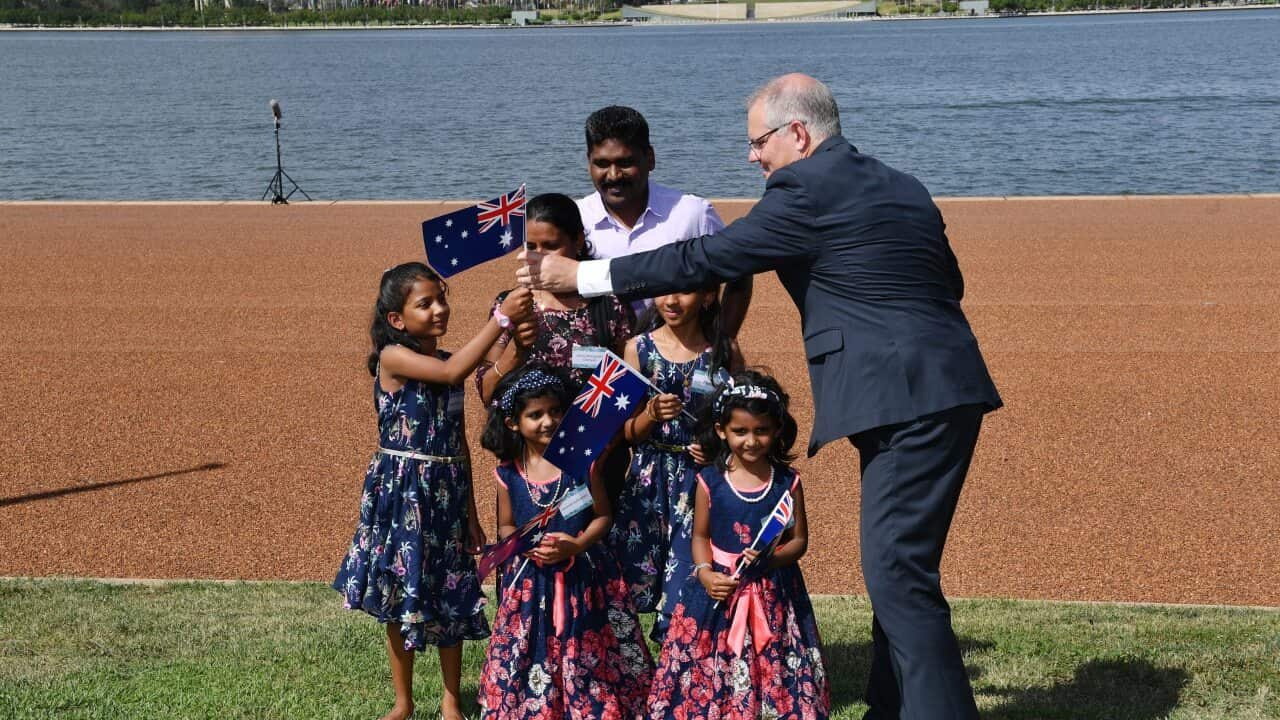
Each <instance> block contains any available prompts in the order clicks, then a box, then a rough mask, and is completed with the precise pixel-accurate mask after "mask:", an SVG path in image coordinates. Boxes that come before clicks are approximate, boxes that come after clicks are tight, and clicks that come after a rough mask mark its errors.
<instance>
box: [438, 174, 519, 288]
mask: <svg viewBox="0 0 1280 720" xmlns="http://www.w3.org/2000/svg"><path fill="white" fill-rule="evenodd" d="M524 203H525V193H524V186H523V185H521V186H520V189H519V190H516V191H515V192H512V193H507V194H506V195H499V196H498V197H496V198H494V199H492V200H490V201H489V202H482V203H480V204H479V205H473V206H472V207H469V208H463V209H462V210H456V211H454V212H451V213H448V214H446V215H441V216H440V217H434V218H431V219H430V220H427V221H425V222H423V223H422V244H423V245H424V246H425V247H426V251H427V259H428V261H429V262H430V263H431V266H432V267H433V268H435V269H436V272H438V273H440V275H441V276H442V277H451V276H453V275H457V274H458V273H460V272H462V271H463V270H466V269H468V268H473V267H475V266H476V265H479V264H481V263H485V262H488V261H490V260H493V259H494V258H500V257H502V256H503V255H506V254H507V253H508V252H511V251H512V250H515V249H516V248H519V247H520V246H521V245H523V244H524Z"/></svg>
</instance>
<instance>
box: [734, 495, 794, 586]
mask: <svg viewBox="0 0 1280 720" xmlns="http://www.w3.org/2000/svg"><path fill="white" fill-rule="evenodd" d="M794 520H795V505H794V503H793V502H792V500H791V491H790V490H786V491H784V492H783V493H782V497H780V498H778V504H777V505H774V506H773V512H771V513H769V517H767V518H765V520H764V524H762V525H761V526H760V532H758V533H756V539H755V540H752V541H751V545H750V547H749V548H748V549H750V550H759V551H760V556H759V558H757V562H764V558H765V556H767V555H768V554H769V551H770V550H772V549H773V546H774V545H776V544H777V542H778V538H780V537H782V533H783V531H785V530H786V529H787V528H789V527H791V524H792V522H793V521H794ZM747 565H748V563H746V562H743V561H742V560H741V559H739V562H738V566H737V567H736V568H734V570H733V577H735V578H736V577H739V576H741V575H742V573H743V572H744V571H745V570H746V569H747Z"/></svg>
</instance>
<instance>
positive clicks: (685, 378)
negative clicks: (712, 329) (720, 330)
mask: <svg viewBox="0 0 1280 720" xmlns="http://www.w3.org/2000/svg"><path fill="white" fill-rule="evenodd" d="M667 332H668V334H672V333H671V329H670V328H667ZM649 341H650V342H652V343H653V350H654V352H655V353H657V354H658V357H660V358H662V361H663V362H664V363H665V364H666V365H667V368H668V370H667V374H668V376H669V377H671V379H673V380H674V379H675V378H677V377H679V378H680V389H681V395H680V399H681V400H683V401H684V402H688V401H689V386H690V385H692V384H693V373H694V370H695V369H696V368H697V366H698V360H700V359H702V354H703V353H705V352H706V351H707V348H705V347H704V348H703V349H701V350H699V351H698V354H697V355H694V356H693V358H692V359H689V360H685V361H684V362H676V361H675V360H671V359H670V358H668V357H667V356H666V355H664V354H663V353H662V348H660V347H658V341H657V339H656V338H655V337H654V336H653V335H650V336H649ZM676 344H677V345H678V344H680V343H679V341H678V340H677V341H676ZM686 368H688V369H686ZM655 380H656V378H655Z"/></svg>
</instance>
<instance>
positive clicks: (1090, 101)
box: [0, 10, 1280, 199]
mask: <svg viewBox="0 0 1280 720" xmlns="http://www.w3.org/2000/svg"><path fill="white" fill-rule="evenodd" d="M792 70H799V71H804V72H808V73H810V74H812V75H815V76H817V77H819V78H821V79H823V80H825V81H826V82H827V83H828V84H829V85H830V86H831V87H832V89H833V90H834V92H835V94H836V97H837V99H838V100H839V102H840V109H841V113H842V117H843V122H844V129H845V135H846V136H847V137H849V138H850V139H851V140H852V141H853V142H854V144H855V145H857V146H858V147H859V149H861V150H862V151H863V152H866V153H870V154H873V155H876V156H878V157H880V158H881V159H883V160H885V161H886V162H888V163H890V164H891V165H894V166H896V167H898V168H900V169H902V170H906V171H908V172H911V173H913V174H915V175H917V176H918V177H920V178H921V180H923V181H924V182H925V184H926V185H928V186H929V188H930V189H931V190H932V191H933V192H934V193H935V194H937V195H946V196H958V195H1041V194H1106V193H1222V192H1277V191H1280V143H1278V142H1277V139H1276V127H1277V121H1278V119H1280V81H1278V80H1277V78H1280V11H1277V10H1249V11H1232V12H1196V13H1160V14H1156V13H1152V14H1146V15H1105V16H1078V17H1046V18H1010V19H998V20H994V19H993V20H971V21H957V20H932V21H903V22H832V23H762V24H753V25H727V26H667V27H662V26H650V27H617V28H601V29H594V28H592V29H524V30H399V31H330V32H296V31H295V32H288V31H284V32H268V31H247V32H74V33H73V32H62V33H39V32H30V33H28V32H6V33H0V199H54V198H84V199H257V198H259V197H261V195H262V192H263V190H264V189H265V188H266V185H267V181H268V180H269V179H270V177H271V174H272V172H273V171H274V169H275V165H274V163H275V155H274V152H275V151H274V145H273V139H272V125H271V115H270V112H269V110H268V108H267V101H268V99H270V98H278V99H279V100H280V102H281V104H282V106H283V108H284V113H285V116H284V127H283V130H282V132H281V137H282V142H283V145H284V162H285V169H286V170H287V171H288V172H289V173H290V174H291V175H292V176H293V178H294V179H295V180H297V181H298V183H299V184H300V185H301V186H302V187H303V188H304V189H305V190H306V191H307V192H309V193H310V194H311V195H312V196H313V197H317V198H342V199H357V198H398V199H422V198H459V197H461V198H479V197H490V196H492V195H494V194H496V193H497V192H499V191H502V190H506V189H509V188H510V187H513V186H515V185H518V184H519V183H521V182H525V183H528V185H529V189H530V191H531V192H532V193H538V192H547V191H553V190H554V191H561V192H568V193H571V194H582V193H585V192H587V191H588V190H589V189H590V185H589V181H588V179H587V177H586V170H585V155H584V152H585V151H584V147H583V137H582V123H583V121H584V119H585V118H586V116H587V115H588V114H589V113H590V112H591V111H592V110H595V109H596V108H598V107H601V106H604V105H608V104H615V103H616V104H624V105H631V106H633V107H635V108H637V109H639V110H640V111H641V112H643V113H644V114H645V116H646V117H647V118H648V120H649V124H650V127H651V130H652V136H653V137H652V139H653V143H654V146H655V148H656V151H657V158H658V169H657V172H656V174H655V176H654V177H655V179H657V180H659V181H661V182H665V183H668V184H671V185H675V186H677V187H680V188H682V189H686V190H689V191H691V192H697V193H699V194H702V195H707V196H713V197H725V196H748V197H751V196H758V195H759V194H760V192H761V190H762V188H763V181H762V179H761V177H760V174H759V172H758V171H757V170H756V169H755V168H754V167H753V166H750V165H748V164H747V162H746V143H745V134H746V130H745V112H744V110H743V108H742V101H743V98H745V97H746V96H747V95H748V94H749V93H750V92H751V90H752V89H753V88H754V87H755V86H756V85H758V84H759V83H760V82H762V81H763V80H766V79H768V78H769V77H772V76H774V75H777V74H781V73H783V72H787V71H792ZM295 197H298V196H295Z"/></svg>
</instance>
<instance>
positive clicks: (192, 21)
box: [0, 0, 511, 27]
mask: <svg viewBox="0 0 1280 720" xmlns="http://www.w3.org/2000/svg"><path fill="white" fill-rule="evenodd" d="M455 4H456V5H461V3H455ZM510 19H511V8H510V7H508V6H506V5H481V6H476V7H452V6H449V5H392V6H387V5H382V4H369V5H361V4H350V5H348V6H347V7H335V8H330V9H324V10H310V9H303V8H289V7H288V6H287V5H286V3H285V0H266V1H265V2H263V1H260V0H231V2H230V7H227V6H226V4H225V3H224V2H223V0H209V2H207V3H206V4H205V5H204V7H196V5H195V3H194V2H192V0H0V24H9V25H18V26H31V27H37V26H44V27H169V26H181V27H239V26H279V27H285V26H321V25H421V24H424V23H426V24H449V23H453V24H493V23H503V22H508V21H509V20H510Z"/></svg>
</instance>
